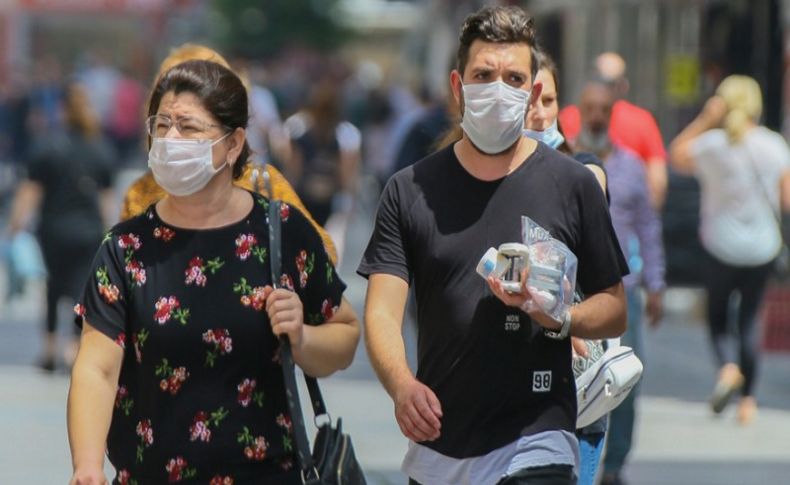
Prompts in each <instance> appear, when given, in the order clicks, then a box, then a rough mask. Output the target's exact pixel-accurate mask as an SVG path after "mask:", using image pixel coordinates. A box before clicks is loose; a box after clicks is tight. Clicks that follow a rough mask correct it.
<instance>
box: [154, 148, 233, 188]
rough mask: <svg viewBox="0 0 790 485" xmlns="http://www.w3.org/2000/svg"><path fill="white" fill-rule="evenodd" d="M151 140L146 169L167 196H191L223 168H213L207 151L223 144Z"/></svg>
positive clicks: (210, 154) (210, 153) (209, 151)
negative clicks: (147, 167) (149, 170)
mask: <svg viewBox="0 0 790 485" xmlns="http://www.w3.org/2000/svg"><path fill="white" fill-rule="evenodd" d="M229 134H230V133H226V134H225V135H224V136H223V137H222V138H219V139H218V140H216V141H213V142H212V141H211V140H186V139H181V138H154V139H153V141H152V142H151V149H150V150H149V151H148V166H149V167H150V168H151V172H152V173H153V174H154V180H156V183H157V184H159V186H160V187H162V188H163V189H165V191H166V192H167V193H168V194H171V195H176V196H185V195H192V194H194V193H195V192H198V191H199V190H201V189H202V188H203V187H205V186H206V185H207V184H208V183H209V182H210V181H211V179H212V178H213V177H214V175H216V174H217V173H219V172H220V171H221V170H222V169H223V168H224V167H225V165H226V164H222V166H220V167H219V168H216V169H215V168H214V163H213V161H212V154H213V152H212V150H211V148H212V147H213V146H214V145H216V144H217V143H219V142H220V141H222V140H224V139H225V138H226V137H227V136H228V135H229Z"/></svg>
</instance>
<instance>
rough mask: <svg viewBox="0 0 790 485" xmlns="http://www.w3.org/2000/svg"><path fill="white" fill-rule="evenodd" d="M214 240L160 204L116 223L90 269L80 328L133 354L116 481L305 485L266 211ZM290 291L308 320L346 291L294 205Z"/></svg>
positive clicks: (113, 441) (119, 401)
mask: <svg viewBox="0 0 790 485" xmlns="http://www.w3.org/2000/svg"><path fill="white" fill-rule="evenodd" d="M251 196H252V197H254V204H253V209H252V210H251V212H250V213H249V214H248V215H247V217H245V218H244V219H243V220H241V221H238V222H236V223H234V224H231V225H228V226H225V227H221V228H217V229H208V230H191V229H182V228H178V227H173V226H170V225H168V224H166V223H164V222H163V221H162V220H160V219H159V217H158V215H157V213H156V210H155V206H151V207H149V208H148V210H147V211H145V212H144V213H143V214H141V215H139V216H137V217H136V218H134V219H131V220H129V221H127V222H124V223H121V224H119V225H117V226H116V227H115V228H113V230H112V231H111V232H110V233H109V234H108V235H107V236H106V237H105V239H104V242H103V243H102V245H101V247H100V249H99V253H98V255H97V256H96V259H95V260H94V263H93V269H92V276H91V278H90V279H89V281H88V283H87V285H86V287H85V290H84V293H83V296H82V299H81V303H80V304H78V305H77V307H76V308H75V311H76V312H77V313H78V315H79V317H78V321H79V322H81V321H82V319H83V318H84V319H85V321H87V322H88V323H89V324H90V325H92V326H93V327H95V328H97V329H98V330H99V331H100V332H102V333H104V334H105V335H107V336H108V337H109V338H111V339H113V340H114V341H115V342H116V343H118V344H119V345H120V346H122V347H123V348H124V349H125V350H124V358H123V365H122V369H121V374H120V379H119V387H118V394H117V397H116V400H115V406H114V413H113V418H112V424H111V427H110V431H109V435H108V438H107V451H108V455H109V458H110V461H111V462H112V464H113V465H114V466H115V468H116V470H117V471H118V475H117V477H116V479H115V482H114V483H122V484H124V483H129V484H131V483H139V484H144V483H145V484H147V483H174V482H178V483H206V484H211V485H216V484H229V483H233V484H234V485H239V484H246V483H299V477H298V471H297V470H298V466H296V461H295V454H294V442H293V437H292V429H291V428H292V427H291V419H290V416H289V415H288V411H287V405H286V401H285V388H284V384H283V376H282V368H281V366H280V364H279V356H278V342H277V339H276V338H275V336H274V335H273V333H272V331H271V326H270V324H269V319H268V316H267V314H266V311H265V299H266V297H267V296H268V294H269V293H270V292H271V291H272V281H271V276H270V269H269V268H270V260H269V251H268V247H267V246H268V240H269V239H268V227H267V223H266V218H267V212H266V210H267V207H268V201H267V200H266V199H265V198H263V197H261V196H259V195H253V194H251ZM280 216H281V219H282V242H283V244H282V252H283V254H282V270H283V274H282V276H281V277H280V281H279V282H278V283H279V285H280V286H281V287H284V288H290V289H292V290H293V291H295V292H296V293H297V294H298V295H299V297H300V298H301V301H302V303H303V306H304V317H305V322H306V323H307V324H312V325H318V324H322V323H324V322H325V321H327V319H329V318H331V317H332V315H333V314H334V312H335V311H336V310H337V308H338V306H339V304H340V301H341V297H342V293H343V291H344V289H345V284H344V283H343V282H342V281H341V280H340V278H339V277H338V275H337V273H336V272H335V268H334V267H333V266H332V264H331V263H330V261H329V258H328V257H327V255H326V252H325V251H324V248H323V244H322V243H321V239H320V237H319V235H318V234H317V233H316V231H315V230H314V229H313V227H312V226H311V225H310V223H309V222H308V221H307V219H306V218H305V217H304V216H303V215H302V214H301V213H300V212H299V211H298V210H296V209H294V208H291V207H290V206H288V205H287V204H283V206H282V210H281V212H280Z"/></svg>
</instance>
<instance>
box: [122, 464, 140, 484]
mask: <svg viewBox="0 0 790 485" xmlns="http://www.w3.org/2000/svg"><path fill="white" fill-rule="evenodd" d="M118 484H119V485H137V480H133V479H132V474H131V473H129V470H127V469H125V468H124V469H123V470H119V471H118Z"/></svg>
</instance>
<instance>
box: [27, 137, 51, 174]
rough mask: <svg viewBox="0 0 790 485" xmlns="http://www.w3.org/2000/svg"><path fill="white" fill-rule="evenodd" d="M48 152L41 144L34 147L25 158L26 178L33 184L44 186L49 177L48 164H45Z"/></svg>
mask: <svg viewBox="0 0 790 485" xmlns="http://www.w3.org/2000/svg"><path fill="white" fill-rule="evenodd" d="M49 155H50V150H49V149H48V148H47V146H45V145H43V144H37V145H36V146H34V147H33V148H32V149H31V150H30V153H29V155H28V158H27V164H26V165H27V167H26V169H27V178H28V179H29V180H32V181H33V182H38V183H40V184H46V182H47V178H48V177H49V175H50V169H49V164H48V163H47V161H48V159H49Z"/></svg>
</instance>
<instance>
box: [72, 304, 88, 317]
mask: <svg viewBox="0 0 790 485" xmlns="http://www.w3.org/2000/svg"><path fill="white" fill-rule="evenodd" d="M85 312H86V310H85V305H83V304H81V303H77V304H76V305H74V313H75V314H76V315H77V316H78V317H84V316H85Z"/></svg>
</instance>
